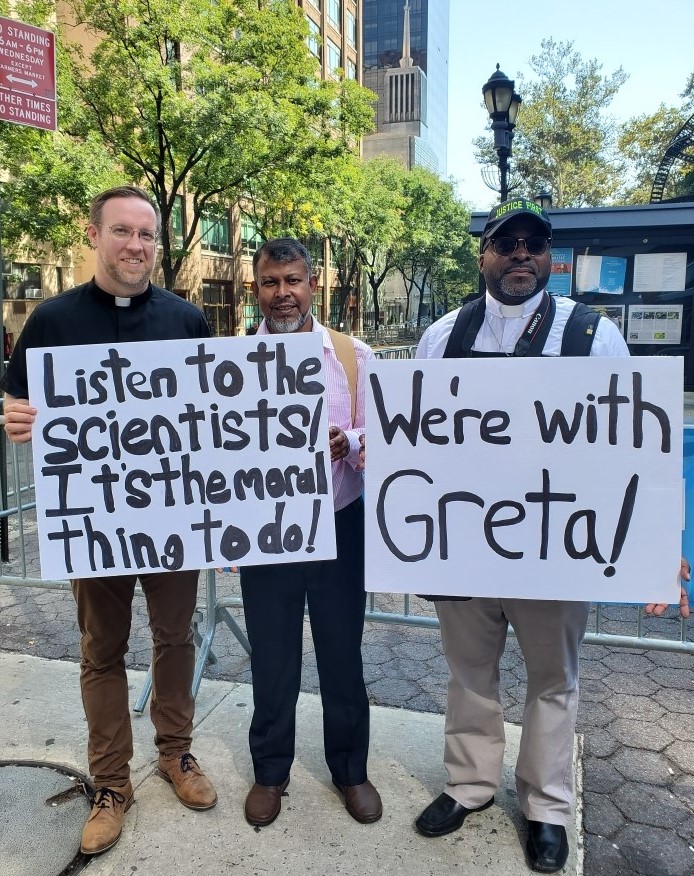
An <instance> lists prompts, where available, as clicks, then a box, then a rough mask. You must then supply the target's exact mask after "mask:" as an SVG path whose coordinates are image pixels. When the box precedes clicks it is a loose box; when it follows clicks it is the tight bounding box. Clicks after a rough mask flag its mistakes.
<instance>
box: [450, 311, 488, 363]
mask: <svg viewBox="0 0 694 876" xmlns="http://www.w3.org/2000/svg"><path fill="white" fill-rule="evenodd" d="M485 306H486V302H485V299H484V295H482V296H480V297H479V298H476V299H475V300H474V301H470V302H469V303H468V304H463V306H462V307H461V308H460V310H459V311H458V316H457V317H456V320H455V322H454V323H453V328H452V329H451V333H450V335H449V336H448V343H447V344H446V349H445V350H444V351H443V358H444V359H461V358H463V357H469V355H470V351H471V350H472V345H473V344H474V343H475V338H476V337H477V332H478V331H479V330H480V328H481V327H482V323H483V322H484V311H485Z"/></svg>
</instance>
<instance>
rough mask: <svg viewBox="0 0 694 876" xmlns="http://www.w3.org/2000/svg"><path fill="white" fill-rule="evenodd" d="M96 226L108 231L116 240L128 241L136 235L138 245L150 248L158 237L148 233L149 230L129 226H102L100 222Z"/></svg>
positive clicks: (150, 232)
mask: <svg viewBox="0 0 694 876" xmlns="http://www.w3.org/2000/svg"><path fill="white" fill-rule="evenodd" d="M96 224H97V225H99V226H100V227H101V228H106V229H107V230H108V231H110V233H111V234H112V235H113V237H115V238H116V240H130V239H131V238H132V236H133V234H137V236H138V238H139V239H140V243H146V244H149V246H152V245H153V244H155V243H156V242H157V237H158V236H159V235H158V234H157V232H156V231H150V230H149V228H131V227H130V226H129V225H102V224H101V222H97V223H96Z"/></svg>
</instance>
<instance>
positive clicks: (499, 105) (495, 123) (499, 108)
mask: <svg viewBox="0 0 694 876" xmlns="http://www.w3.org/2000/svg"><path fill="white" fill-rule="evenodd" d="M515 84H516V83H515V82H514V80H513V79H509V78H508V76H506V74H505V73H502V72H501V70H499V65H498V64H497V65H496V71H495V72H494V73H492V75H491V76H490V77H489V79H488V80H487V82H485V84H484V85H483V86H482V95H483V96H484V103H485V106H486V107H487V112H488V113H489V118H490V119H491V120H492V131H494V149H495V150H496V154H497V156H498V158H499V179H500V186H501V187H500V194H501V200H502V201H505V200H507V198H508V160H509V158H510V156H511V141H512V140H513V129H514V128H515V126H516V116H517V115H518V107H519V106H520V104H521V98H520V95H519V94H516V92H515V91H514V87H515Z"/></svg>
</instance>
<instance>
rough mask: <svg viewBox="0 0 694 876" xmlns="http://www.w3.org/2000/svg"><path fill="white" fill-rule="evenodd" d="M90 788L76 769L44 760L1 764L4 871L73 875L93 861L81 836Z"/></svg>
mask: <svg viewBox="0 0 694 876" xmlns="http://www.w3.org/2000/svg"><path fill="white" fill-rule="evenodd" d="M85 790H86V791H91V786H90V785H89V783H88V780H87V778H86V777H85V776H82V775H80V774H79V773H76V772H75V771H74V770H71V769H68V768H66V767H64V766H61V765H59V764H54V763H46V762H45V761H7V760H0V825H1V827H0V836H1V837H2V842H1V843H0V849H1V852H0V853H1V856H2V860H1V861H0V872H3V873H11V874H12V876H36V874H37V873H40V874H41V876H68V874H69V876H73V874H76V873H79V872H80V871H81V870H82V869H83V868H84V867H85V866H86V864H87V863H88V862H89V860H90V858H88V857H86V856H85V855H83V854H81V852H80V850H79V847H80V836H81V834H82V827H83V826H84V823H85V821H86V820H87V816H88V815H89V800H88V798H87V796H86V793H85Z"/></svg>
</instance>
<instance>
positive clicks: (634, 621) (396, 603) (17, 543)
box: [0, 347, 694, 711]
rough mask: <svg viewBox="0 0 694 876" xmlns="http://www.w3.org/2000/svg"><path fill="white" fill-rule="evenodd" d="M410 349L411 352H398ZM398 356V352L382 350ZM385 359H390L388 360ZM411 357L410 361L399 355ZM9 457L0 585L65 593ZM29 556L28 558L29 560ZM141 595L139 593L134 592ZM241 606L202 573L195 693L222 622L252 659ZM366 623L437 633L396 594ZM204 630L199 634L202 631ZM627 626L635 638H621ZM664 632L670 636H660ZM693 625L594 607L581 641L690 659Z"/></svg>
mask: <svg viewBox="0 0 694 876" xmlns="http://www.w3.org/2000/svg"><path fill="white" fill-rule="evenodd" d="M402 349H403V350H412V349H414V348H411V347H410V348H402ZM384 352H386V353H397V352H398V348H393V349H391V350H387V351H384ZM386 358H389V357H386ZM402 358H409V356H404V355H403V356H402ZM11 447H12V451H11V453H9V454H8V460H7V464H8V469H9V474H11V477H8V502H7V507H6V508H5V509H3V510H2V511H0V515H1V516H5V517H7V518H8V531H9V544H10V548H11V551H12V552H13V553H14V554H15V557H16V558H15V559H14V560H12V559H10V562H9V563H5V562H2V563H1V564H0V585H5V586H9V587H37V588H42V589H45V590H69V589H70V582H69V581H66V580H42V579H41V578H40V577H38V564H37V533H36V521H35V518H34V516H33V515H32V514H31V512H32V511H33V510H34V509H35V507H36V505H35V499H34V485H33V468H32V461H31V446H30V445H29V444H27V445H20V446H17V445H11ZM29 553H31V557H29ZM137 592H140V593H141V591H140V590H139V588H138V591H137ZM240 607H242V601H241V597H240V596H219V595H218V593H217V582H216V576H215V572H214V570H212V569H209V570H207V572H206V574H205V598H204V600H203V601H201V602H200V603H199V605H198V607H197V609H196V613H195V615H194V617H193V635H194V639H195V643H196V645H197V648H198V654H197V658H196V665H195V674H194V679H193V692H194V693H195V694H197V691H198V688H199V686H200V682H201V680H202V677H203V674H204V670H205V666H206V664H207V663H208V662H209V663H214V662H215V661H216V658H215V655H214V652H213V651H212V644H213V642H214V637H215V632H216V629H217V626H218V625H219V624H220V623H223V624H226V626H227V627H228V628H229V629H230V630H231V632H232V634H233V635H234V636H235V637H236V639H237V640H238V641H239V643H240V644H241V646H242V647H243V648H244V650H245V651H246V653H247V654H250V650H251V649H250V645H249V643H248V639H247V638H246V635H245V634H244V632H243V630H242V629H241V628H240V626H239V624H238V623H237V622H236V620H235V618H234V617H233V615H232V614H231V612H230V611H229V609H231V608H240ZM365 617H366V620H367V621H369V622H372V623H386V624H401V625H406V626H412V627H421V628H436V627H438V625H439V624H438V619H437V617H436V614H435V612H434V611H433V608H432V606H431V604H430V603H427V602H424V601H422V600H420V599H419V598H418V597H413V596H410V595H400V594H395V595H393V594H369V596H368V600H367V605H366V613H365ZM201 625H202V628H203V632H201V631H200V628H201ZM626 627H631V628H633V633H625V632H624V630H625V628H626ZM665 632H668V633H669V634H670V635H669V637H664V633H665ZM693 632H694V621H692V620H689V621H685V620H684V619H682V618H674V617H671V616H670V617H662V618H650V617H649V618H646V617H644V614H643V610H642V607H641V606H638V605H612V604H610V605H606V604H597V605H595V606H594V607H593V610H592V629H591V630H590V631H589V632H588V633H587V634H586V637H585V642H586V644H590V645H606V646H611V647H618V648H632V649H633V648H637V649H650V650H657V651H672V652H675V653H686V654H694V641H693V640H692V633H693ZM150 691H151V676H150V675H148V677H147V680H146V682H145V685H144V687H143V689H142V691H141V693H140V696H139V698H138V701H137V704H136V709H137V710H138V711H142V710H143V709H144V706H145V703H146V702H147V699H148V697H149V694H150Z"/></svg>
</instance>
